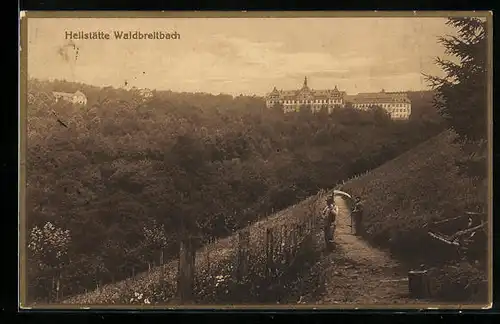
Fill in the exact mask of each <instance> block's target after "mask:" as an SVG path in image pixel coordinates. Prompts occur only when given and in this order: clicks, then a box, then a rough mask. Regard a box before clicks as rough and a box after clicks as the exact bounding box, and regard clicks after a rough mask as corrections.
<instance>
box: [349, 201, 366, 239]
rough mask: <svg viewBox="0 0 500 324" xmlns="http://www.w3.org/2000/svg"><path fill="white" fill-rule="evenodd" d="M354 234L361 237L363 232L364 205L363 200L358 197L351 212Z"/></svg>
mask: <svg viewBox="0 0 500 324" xmlns="http://www.w3.org/2000/svg"><path fill="white" fill-rule="evenodd" d="M351 215H352V216H351V217H352V222H353V227H354V234H355V235H361V233H362V232H363V204H362V202H361V198H359V197H357V198H356V201H355V203H354V207H353V209H352V212H351Z"/></svg>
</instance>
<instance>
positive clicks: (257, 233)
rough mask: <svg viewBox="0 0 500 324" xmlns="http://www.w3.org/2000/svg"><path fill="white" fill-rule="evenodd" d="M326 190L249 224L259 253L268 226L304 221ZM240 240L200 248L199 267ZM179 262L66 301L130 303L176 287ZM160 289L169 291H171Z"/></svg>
mask: <svg viewBox="0 0 500 324" xmlns="http://www.w3.org/2000/svg"><path fill="white" fill-rule="evenodd" d="M324 194H325V192H324V191H320V192H319V193H318V194H316V195H314V196H311V197H309V198H307V199H305V200H303V201H301V202H299V203H297V204H295V205H292V206H289V207H288V208H286V209H284V210H281V211H279V212H277V213H276V214H274V215H271V216H269V217H267V218H265V219H262V220H260V221H258V222H256V223H254V224H252V225H250V226H249V229H250V242H251V243H250V246H251V249H256V250H258V252H257V253H265V251H264V247H265V243H264V241H265V234H266V229H268V228H280V227H281V226H283V225H285V224H286V225H291V224H293V223H301V222H302V219H303V217H304V216H305V215H307V212H308V211H310V208H317V207H314V206H316V205H317V203H318V201H322V198H323V197H324ZM237 242H238V237H237V234H235V235H232V236H229V237H227V238H224V239H220V240H218V241H216V242H215V243H213V244H209V245H208V246H205V247H203V248H201V249H199V250H198V251H197V252H196V267H197V268H198V267H199V268H200V269H204V268H205V267H206V266H207V265H206V264H204V263H205V261H206V259H205V258H206V253H207V251H210V263H211V266H210V267H211V268H220V267H221V266H224V265H226V264H228V263H231V262H232V261H231V260H232V257H233V256H234V253H235V252H236V248H237V244H238V243H237ZM177 266H178V260H173V261H170V262H168V263H167V264H165V265H163V266H159V267H155V268H153V269H151V270H150V271H146V272H143V273H139V274H138V275H136V276H134V277H130V278H128V279H125V280H123V281H120V282H116V283H114V284H107V285H104V286H103V287H102V288H100V289H96V290H94V291H90V292H88V293H85V294H81V295H76V296H72V297H69V298H67V299H66V300H64V301H63V303H64V304H87V305H88V304H91V305H103V304H104V305H107V304H129V299H130V297H131V296H133V295H134V292H141V293H144V294H145V295H148V296H151V295H155V294H156V293H157V291H158V290H162V289H166V288H165V287H168V289H169V290H170V289H175V288H174V287H175V283H176V276H177ZM160 293H161V294H162V295H163V294H165V293H166V294H167V295H168V294H170V293H172V292H160ZM164 301H165V303H172V302H173V303H175V300H164Z"/></svg>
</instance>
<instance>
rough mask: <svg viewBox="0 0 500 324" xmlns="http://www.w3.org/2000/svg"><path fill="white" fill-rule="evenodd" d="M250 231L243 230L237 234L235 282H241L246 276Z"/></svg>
mask: <svg viewBox="0 0 500 324" xmlns="http://www.w3.org/2000/svg"><path fill="white" fill-rule="evenodd" d="M249 245H250V230H249V229H248V228H247V229H243V230H241V231H240V232H239V233H238V264H237V273H236V276H237V280H238V281H241V280H242V279H244V278H246V276H247V275H248V263H249V250H250V247H249Z"/></svg>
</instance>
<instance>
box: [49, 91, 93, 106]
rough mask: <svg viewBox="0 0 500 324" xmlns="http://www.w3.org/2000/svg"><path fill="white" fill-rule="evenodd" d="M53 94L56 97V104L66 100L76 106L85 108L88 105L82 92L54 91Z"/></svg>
mask: <svg viewBox="0 0 500 324" xmlns="http://www.w3.org/2000/svg"><path fill="white" fill-rule="evenodd" d="M52 94H53V95H54V98H55V100H56V102H59V100H64V101H66V102H70V103H72V104H74V105H83V106H85V105H86V104H87V97H86V96H85V94H83V92H81V91H80V90H78V91H76V92H75V93H68V92H56V91H54V92H52Z"/></svg>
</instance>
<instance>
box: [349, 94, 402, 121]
mask: <svg viewBox="0 0 500 324" xmlns="http://www.w3.org/2000/svg"><path fill="white" fill-rule="evenodd" d="M348 101H350V102H351V103H352V105H353V107H354V108H358V109H362V110H367V109H369V108H372V107H374V106H378V107H381V108H383V109H385V111H387V113H388V114H389V115H390V116H391V118H392V119H408V118H410V114H411V101H410V99H409V98H408V95H407V94H406V93H403V92H385V91H384V90H383V89H382V91H381V92H375V93H358V94H357V95H354V96H351V97H349V98H348Z"/></svg>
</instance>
